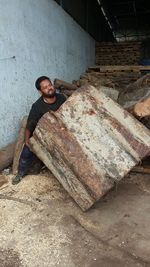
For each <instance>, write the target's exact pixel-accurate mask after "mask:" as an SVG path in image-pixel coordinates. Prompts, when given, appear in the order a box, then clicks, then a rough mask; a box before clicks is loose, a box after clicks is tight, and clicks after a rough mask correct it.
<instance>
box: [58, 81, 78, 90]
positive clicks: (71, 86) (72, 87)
mask: <svg viewBox="0 0 150 267" xmlns="http://www.w3.org/2000/svg"><path fill="white" fill-rule="evenodd" d="M54 86H55V88H56V89H59V88H63V89H68V90H76V89H77V88H78V87H77V86H76V85H75V84H71V83H68V82H65V81H62V80H59V79H55V80H54Z"/></svg>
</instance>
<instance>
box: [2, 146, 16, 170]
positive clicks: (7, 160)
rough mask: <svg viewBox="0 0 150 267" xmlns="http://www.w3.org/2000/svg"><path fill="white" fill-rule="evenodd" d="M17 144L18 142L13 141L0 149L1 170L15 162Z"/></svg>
mask: <svg viewBox="0 0 150 267" xmlns="http://www.w3.org/2000/svg"><path fill="white" fill-rule="evenodd" d="M15 145H16V142H13V143H11V144H8V145H7V146H5V147H3V148H2V149H0V171H2V170H3V169H5V168H7V167H8V166H9V165H10V164H11V163H12V162H13V157H14V150H15Z"/></svg>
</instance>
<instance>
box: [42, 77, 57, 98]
mask: <svg viewBox="0 0 150 267" xmlns="http://www.w3.org/2000/svg"><path fill="white" fill-rule="evenodd" d="M40 88H41V89H40V92H41V94H42V96H44V97H48V98H51V97H53V96H54V95H55V88H54V86H53V84H52V83H51V81H49V80H47V79H46V80H44V81H42V82H41V83H40Z"/></svg>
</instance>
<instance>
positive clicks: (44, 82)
mask: <svg viewBox="0 0 150 267" xmlns="http://www.w3.org/2000/svg"><path fill="white" fill-rule="evenodd" d="M35 87H36V88H37V90H38V91H39V93H40V94H41V97H40V98H39V99H38V100H37V101H36V102H35V103H34V104H33V105H32V108H31V110H30V113H29V116H28V120H27V126H26V130H25V143H24V147H23V149H22V153H21V156H20V159H19V167H18V173H17V175H16V176H15V177H13V179H12V184H18V183H19V182H20V181H21V179H22V178H23V177H24V176H25V175H26V174H27V173H28V170H29V169H30V167H31V165H32V163H33V160H34V159H35V158H36V156H35V154H34V153H33V152H32V151H31V150H30V148H29V139H30V137H31V136H32V134H33V131H34V129H35V127H36V125H37V123H38V121H39V119H40V118H41V117H42V116H43V115H44V114H45V113H46V112H48V111H50V110H52V111H56V110H57V109H58V108H59V107H60V106H61V105H62V104H63V103H64V102H65V100H66V98H65V97H64V96H63V95H61V94H57V93H56V91H55V88H54V86H53V84H52V82H51V80H50V79H49V78H48V77H46V76H41V77H39V78H38V79H37V80H36V82H35Z"/></svg>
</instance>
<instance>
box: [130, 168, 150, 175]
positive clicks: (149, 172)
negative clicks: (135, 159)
mask: <svg viewBox="0 0 150 267" xmlns="http://www.w3.org/2000/svg"><path fill="white" fill-rule="evenodd" d="M132 172H137V173H144V174H150V167H146V166H135V167H134V168H133V169H132Z"/></svg>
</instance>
